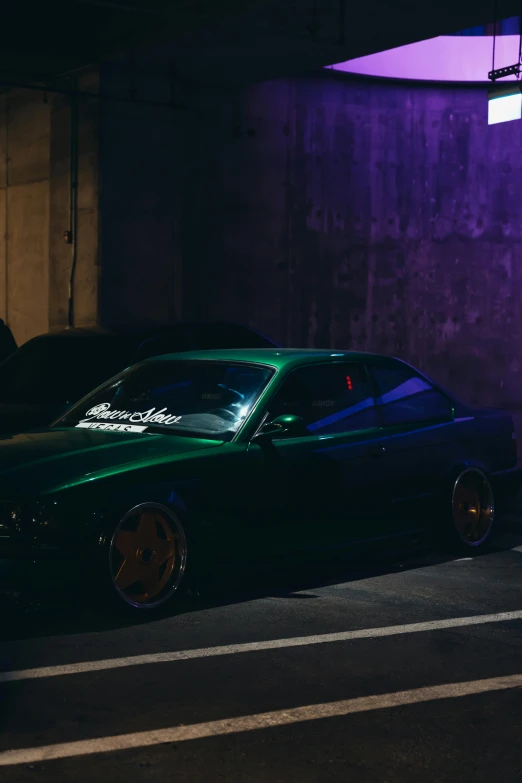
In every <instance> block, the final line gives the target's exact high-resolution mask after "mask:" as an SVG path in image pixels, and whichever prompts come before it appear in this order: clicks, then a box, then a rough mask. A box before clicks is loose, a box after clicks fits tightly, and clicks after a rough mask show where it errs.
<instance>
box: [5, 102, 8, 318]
mask: <svg viewBox="0 0 522 783" xmlns="http://www.w3.org/2000/svg"><path fill="white" fill-rule="evenodd" d="M4 162H5V206H4V211H5V215H4V218H5V224H4V242H5V272H4V284H5V302H4V313H5V323H6V324H7V326H9V313H8V309H9V294H8V290H7V289H8V283H9V269H8V267H9V234H8V231H7V218H8V215H9V207H8V205H7V201H8V199H7V196H8V192H9V100H8V98H7V97H6V99H5V161H4Z"/></svg>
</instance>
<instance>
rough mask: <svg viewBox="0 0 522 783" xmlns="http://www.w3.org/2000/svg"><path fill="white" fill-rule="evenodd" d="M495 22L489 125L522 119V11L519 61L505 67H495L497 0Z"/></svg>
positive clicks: (520, 17) (490, 74) (489, 91)
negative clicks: (505, 80) (513, 79)
mask: <svg viewBox="0 0 522 783" xmlns="http://www.w3.org/2000/svg"><path fill="white" fill-rule="evenodd" d="M494 16H495V18H494V23H493V62H492V65H491V71H490V72H489V73H488V79H489V80H490V81H492V82H493V86H492V87H491V88H490V89H489V90H488V125H497V124H498V123H499V122H510V121H511V120H520V119H522V90H521V85H520V81H519V79H520V61H521V59H522V11H521V13H520V16H519V28H518V32H519V44H518V62H517V63H515V64H514V65H507V66H504V67H503V68H495V44H496V39H497V0H495V11H494ZM506 76H516V78H517V81H516V82H511V83H510V84H496V82H497V80H498V79H503V78H505V77H506Z"/></svg>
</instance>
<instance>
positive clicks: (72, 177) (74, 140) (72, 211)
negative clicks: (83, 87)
mask: <svg viewBox="0 0 522 783" xmlns="http://www.w3.org/2000/svg"><path fill="white" fill-rule="evenodd" d="M78 125H79V123H78V95H77V92H76V91H72V92H71V95H70V148H69V155H70V159H69V229H68V230H69V235H68V240H69V242H70V244H71V250H72V253H71V271H70V275H69V302H68V315H67V323H68V325H69V326H70V327H72V326H74V278H75V275H76V266H77V263H78V146H79V144H78V142H79V139H78Z"/></svg>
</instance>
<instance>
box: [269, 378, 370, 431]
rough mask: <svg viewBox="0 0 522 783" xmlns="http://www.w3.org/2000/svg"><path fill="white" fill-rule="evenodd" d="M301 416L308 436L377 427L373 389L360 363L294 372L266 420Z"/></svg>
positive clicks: (282, 387) (281, 389) (283, 386)
mask: <svg viewBox="0 0 522 783" xmlns="http://www.w3.org/2000/svg"><path fill="white" fill-rule="evenodd" d="M283 414H293V415H295V416H301V417H302V419H303V421H304V423H305V426H306V428H307V430H308V432H309V433H310V435H316V434H317V435H331V434H335V433H340V432H353V431H356V430H365V429H369V428H371V427H376V426H377V414H376V410H375V400H374V397H373V387H372V384H371V381H370V379H369V377H368V373H367V371H366V368H365V367H364V365H362V364H344V363H339V364H321V365H312V366H310V367H303V368H302V369H299V370H294V371H293V372H292V373H291V374H290V375H289V376H288V378H287V379H286V380H285V381H284V382H283V384H282V386H281V388H280V389H279V391H278V392H277V394H276V396H275V397H274V399H273V401H272V404H271V405H270V406H269V418H270V419H274V418H276V417H277V416H281V415H283Z"/></svg>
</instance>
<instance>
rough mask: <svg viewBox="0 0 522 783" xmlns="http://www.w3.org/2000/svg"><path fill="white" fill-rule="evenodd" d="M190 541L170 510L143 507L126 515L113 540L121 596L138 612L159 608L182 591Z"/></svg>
mask: <svg viewBox="0 0 522 783" xmlns="http://www.w3.org/2000/svg"><path fill="white" fill-rule="evenodd" d="M186 559H187V540H186V537H185V532H184V530H183V526H182V524H181V522H180V520H179V519H178V518H177V516H176V515H175V514H174V513H173V512H172V511H170V510H169V509H168V508H165V507H164V506H161V505H159V504H157V503H143V504H141V505H139V506H136V507H135V508H133V509H131V510H130V511H128V512H127V514H125V516H124V517H123V519H122V520H121V522H120V523H119V525H118V527H117V528H116V530H115V531H114V534H113V536H112V540H111V544H110V551H109V566H110V573H111V579H112V583H113V585H114V587H115V589H116V592H117V593H118V594H119V596H120V597H121V598H122V599H123V600H124V601H125V602H126V603H127V604H129V605H130V606H133V607H135V608H138V609H140V608H149V609H150V608H156V607H158V606H161V605H162V604H164V603H165V602H166V601H167V600H168V599H169V598H170V597H171V596H172V595H173V593H174V592H175V591H176V590H177V589H178V587H179V585H180V583H181V580H182V578H183V574H184V572H185V567H186Z"/></svg>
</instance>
